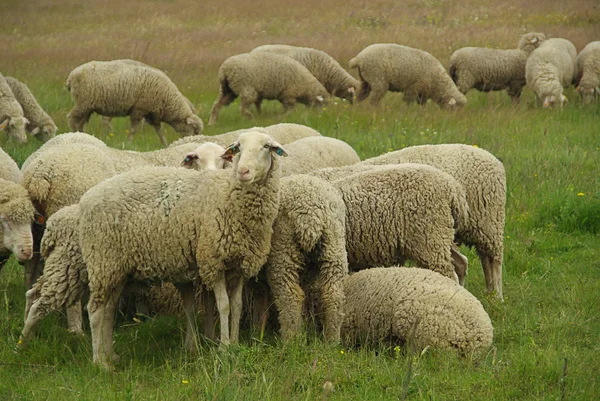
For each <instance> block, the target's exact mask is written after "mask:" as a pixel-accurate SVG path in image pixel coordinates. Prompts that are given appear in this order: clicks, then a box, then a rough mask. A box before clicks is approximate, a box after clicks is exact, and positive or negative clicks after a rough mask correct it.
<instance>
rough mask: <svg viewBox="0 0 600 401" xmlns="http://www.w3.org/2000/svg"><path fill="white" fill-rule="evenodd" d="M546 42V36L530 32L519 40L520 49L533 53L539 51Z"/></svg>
mask: <svg viewBox="0 0 600 401" xmlns="http://www.w3.org/2000/svg"><path fill="white" fill-rule="evenodd" d="M544 40H546V35H544V34H543V33H539V32H529V33H526V34H525V35H523V36H521V40H519V49H521V50H523V51H525V52H527V53H531V52H532V51H534V50H535V49H537V48H538V47H539V46H540V45H541V44H542V42H543V41H544Z"/></svg>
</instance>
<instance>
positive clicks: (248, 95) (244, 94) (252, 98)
mask: <svg viewBox="0 0 600 401" xmlns="http://www.w3.org/2000/svg"><path fill="white" fill-rule="evenodd" d="M257 102H259V103H260V102H261V99H260V96H259V95H258V92H257V91H256V90H255V89H254V88H250V87H246V88H244V89H243V90H242V91H241V92H240V112H241V113H242V116H245V117H247V118H248V119H252V118H254V116H253V115H252V113H251V112H250V106H251V105H253V104H254V105H256V103H257ZM257 109H260V106H259V107H258V108H257Z"/></svg>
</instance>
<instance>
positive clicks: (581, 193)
mask: <svg viewBox="0 0 600 401" xmlns="http://www.w3.org/2000/svg"><path fill="white" fill-rule="evenodd" d="M577 196H585V194H584V193H583V192H579V193H578V194H577Z"/></svg>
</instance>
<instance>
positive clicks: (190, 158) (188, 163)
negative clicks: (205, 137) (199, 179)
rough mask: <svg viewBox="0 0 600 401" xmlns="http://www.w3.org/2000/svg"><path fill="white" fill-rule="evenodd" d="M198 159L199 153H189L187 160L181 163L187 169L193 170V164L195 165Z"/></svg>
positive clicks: (186, 156)
mask: <svg viewBox="0 0 600 401" xmlns="http://www.w3.org/2000/svg"><path fill="white" fill-rule="evenodd" d="M197 159H198V154H197V153H188V154H187V155H185V158H184V159H183V161H182V162H181V166H182V167H185V168H192V164H194V160H197Z"/></svg>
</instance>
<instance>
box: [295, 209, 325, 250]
mask: <svg viewBox="0 0 600 401" xmlns="http://www.w3.org/2000/svg"><path fill="white" fill-rule="evenodd" d="M319 212H320V210H315V208H313V209H312V210H310V211H307V210H302V211H292V212H290V218H291V219H292V221H294V224H295V230H294V231H295V238H296V241H298V245H299V246H300V248H301V249H302V251H303V252H306V253H308V252H311V251H312V250H313V249H314V248H315V246H316V245H317V244H318V243H319V241H320V240H321V237H322V236H323V229H324V228H325V225H326V224H327V223H326V220H325V216H323V215H321V213H319Z"/></svg>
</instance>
